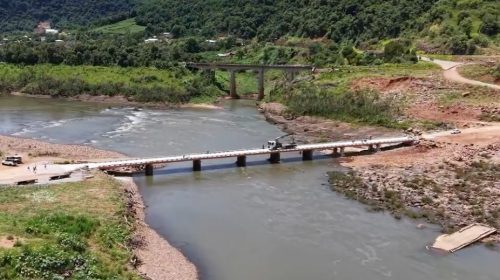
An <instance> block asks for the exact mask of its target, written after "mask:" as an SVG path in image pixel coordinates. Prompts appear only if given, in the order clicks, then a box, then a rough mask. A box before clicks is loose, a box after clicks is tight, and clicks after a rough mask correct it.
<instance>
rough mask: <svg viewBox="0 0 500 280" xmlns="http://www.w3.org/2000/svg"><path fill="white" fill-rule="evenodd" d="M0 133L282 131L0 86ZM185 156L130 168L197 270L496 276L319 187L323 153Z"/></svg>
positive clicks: (150, 216)
mask: <svg viewBox="0 0 500 280" xmlns="http://www.w3.org/2000/svg"><path fill="white" fill-rule="evenodd" d="M0 134H5V135H15V136H19V137H29V138H36V139H41V140H45V141H50V142H55V143H68V144H83V145H91V146H94V147H97V148H103V149H109V150H115V151H118V152H121V153H125V154H127V155H129V156H134V157H137V156H165V155H177V154H185V153H190V152H204V151H224V150H231V149H237V148H252V147H261V146H262V144H264V143H265V142H266V141H267V140H269V139H273V138H275V137H277V136H280V135H282V134H283V133H282V132H281V131H280V130H279V129H278V128H276V127H275V126H273V125H271V124H269V123H267V122H266V121H265V119H264V118H263V116H261V115H260V114H259V113H258V112H257V110H256V108H255V105H254V104H253V102H249V101H235V102H228V103H225V105H224V109H223V110H201V109H197V110H192V109H182V110H150V109H141V110H136V109H134V108H126V107H125V108H120V107H109V105H103V104H89V103H78V102H68V101H62V100H53V99H30V98H24V97H14V96H0ZM234 161H235V159H226V160H220V161H210V162H202V164H203V171H202V172H196V173H193V172H191V167H190V165H188V164H185V165H182V164H175V165H172V166H167V167H166V168H165V169H162V170H155V175H154V176H153V177H144V176H137V177H136V178H135V181H136V183H137V184H138V185H139V188H140V191H141V194H142V195H143V197H144V201H145V203H146V205H147V209H146V215H147V216H146V219H147V222H148V223H149V224H150V226H151V227H152V228H154V229H155V230H157V231H158V232H159V233H160V234H161V235H163V236H164V237H165V238H167V239H168V240H169V242H170V243H172V244H173V245H174V246H176V247H177V248H179V249H180V250H181V251H182V252H183V253H184V254H185V255H186V256H187V257H188V258H189V259H190V260H191V261H192V262H194V263H195V265H196V266H197V267H198V268H199V270H200V273H201V278H202V280H255V279H261V280H307V279H314V280H333V279H340V280H349V279H352V280H362V279H363V280H364V279H366V280H379V279H404V280H424V279H436V280H437V279H440V280H472V279H475V280H494V279H495V280H498V279H500V268H499V266H498V264H500V254H499V253H498V252H497V251H493V250H490V249H487V248H485V247H484V246H481V245H479V246H472V247H470V248H467V249H465V250H462V251H460V252H458V253H456V254H452V255H447V256H438V255H434V254H431V253H429V252H428V251H427V250H426V249H425V246H426V245H428V244H429V243H431V242H432V241H433V240H434V239H435V237H437V236H438V235H439V234H440V233H439V229H438V228H437V227H435V226H431V225H430V226H429V227H427V228H426V229H423V230H418V229H416V224H417V223H418V222H417V221H409V220H405V219H402V220H396V219H394V218H392V217H391V216H390V215H388V214H384V213H370V212H368V211H366V209H365V208H364V207H363V205H361V204H359V203H357V202H355V201H352V200H348V199H346V198H344V197H342V196H340V195H338V194H336V193H334V192H332V191H331V190H330V189H329V187H328V185H327V177H326V172H327V171H329V170H336V169H340V168H341V167H340V166H339V165H338V164H337V163H336V162H335V161H334V160H332V159H329V158H326V157H323V158H322V157H319V158H316V160H315V161H312V162H302V161H301V158H300V157H299V155H286V156H285V157H284V158H283V163H282V164H276V165H270V164H268V163H267V161H266V159H265V158H264V157H249V158H248V167H246V168H235V167H234Z"/></svg>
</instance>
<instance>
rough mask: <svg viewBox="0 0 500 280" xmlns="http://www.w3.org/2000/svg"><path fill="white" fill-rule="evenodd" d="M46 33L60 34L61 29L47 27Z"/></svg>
mask: <svg viewBox="0 0 500 280" xmlns="http://www.w3.org/2000/svg"><path fill="white" fill-rule="evenodd" d="M45 34H53V35H56V34H59V30H57V29H51V28H47V29H45Z"/></svg>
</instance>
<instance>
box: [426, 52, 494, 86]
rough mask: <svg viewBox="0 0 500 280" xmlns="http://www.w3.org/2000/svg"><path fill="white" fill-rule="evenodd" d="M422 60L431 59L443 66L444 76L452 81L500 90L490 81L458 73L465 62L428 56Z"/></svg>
mask: <svg viewBox="0 0 500 280" xmlns="http://www.w3.org/2000/svg"><path fill="white" fill-rule="evenodd" d="M421 60H422V61H429V62H433V63H435V64H437V65H439V66H440V67H441V68H443V70H444V72H443V76H444V77H445V78H446V79H447V80H450V81H454V82H457V83H462V84H469V85H475V86H484V87H489V88H493V89H498V90H500V86H498V85H494V84H488V83H483V82H480V81H475V80H470V79H467V78H465V77H463V76H462V75H460V73H458V67H460V66H461V65H464V64H465V63H461V62H454V61H446V60H439V59H433V60H431V59H429V58H427V57H421Z"/></svg>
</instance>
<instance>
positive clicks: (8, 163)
mask: <svg viewBox="0 0 500 280" xmlns="http://www.w3.org/2000/svg"><path fill="white" fill-rule="evenodd" d="M2 165H7V166H17V163H15V162H13V161H10V160H2Z"/></svg>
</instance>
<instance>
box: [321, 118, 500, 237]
mask: <svg viewBox="0 0 500 280" xmlns="http://www.w3.org/2000/svg"><path fill="white" fill-rule="evenodd" d="M498 135H500V124H498V123H496V124H491V125H490V126H485V127H481V128H468V129H464V130H462V132H461V133H460V134H456V135H452V134H450V133H449V132H441V133H434V134H424V135H423V136H422V140H421V142H420V143H419V144H418V145H415V146H413V147H405V148H401V149H398V150H393V151H386V152H383V153H378V154H372V155H367V156H363V157H352V158H345V159H342V160H341V163H342V165H344V166H347V167H350V168H351V169H352V171H353V172H352V173H351V174H350V175H349V177H351V179H352V178H357V180H358V182H359V184H358V185H353V184H343V183H342V181H343V180H336V178H338V177H337V176H338V174H330V175H331V184H332V189H333V190H335V191H338V192H340V193H343V194H345V195H346V196H348V197H350V198H353V199H356V200H358V201H361V202H363V203H366V204H368V205H370V206H371V208H372V209H383V210H389V211H390V212H391V213H393V214H394V215H395V216H396V217H401V216H408V217H411V218H424V219H426V220H427V221H429V222H432V223H437V224H439V225H441V226H442V228H443V231H445V232H451V231H454V230H457V229H459V228H461V227H464V226H466V225H469V224H472V223H484V224H488V225H490V226H492V227H495V228H497V229H499V228H500V183H499V182H500V139H499V138H498ZM485 242H492V243H499V242H500V234H496V235H493V236H492V237H490V238H488V239H486V240H485Z"/></svg>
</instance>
